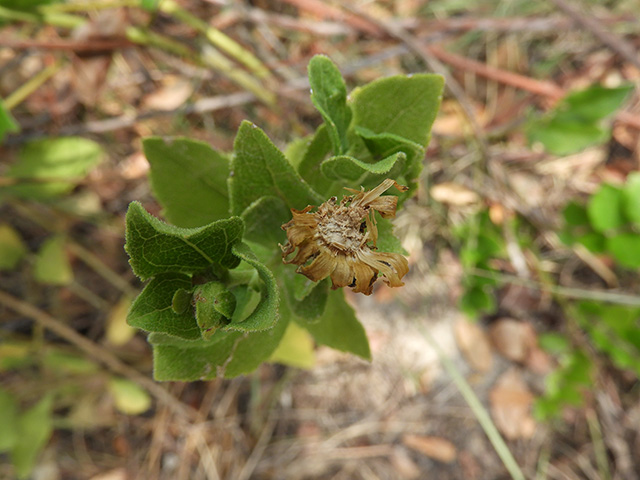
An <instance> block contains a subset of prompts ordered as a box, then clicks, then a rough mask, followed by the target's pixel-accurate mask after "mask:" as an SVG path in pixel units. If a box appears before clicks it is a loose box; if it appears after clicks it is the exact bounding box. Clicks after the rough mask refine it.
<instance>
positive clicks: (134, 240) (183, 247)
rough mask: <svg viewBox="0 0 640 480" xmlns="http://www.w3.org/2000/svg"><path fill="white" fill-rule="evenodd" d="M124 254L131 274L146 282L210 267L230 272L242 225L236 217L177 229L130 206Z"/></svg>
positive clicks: (138, 207)
mask: <svg viewBox="0 0 640 480" xmlns="http://www.w3.org/2000/svg"><path fill="white" fill-rule="evenodd" d="M126 226H127V229H126V235H125V237H126V244H125V250H126V251H127V253H128V254H129V257H130V259H129V263H130V264H131V268H132V270H133V272H134V273H135V274H136V275H137V276H138V277H140V278H141V279H143V280H145V279H147V278H150V277H153V276H154V275H158V274H160V273H167V272H179V273H189V274H191V273H196V272H200V271H202V270H204V269H206V268H207V267H209V266H210V265H212V264H214V263H215V264H219V265H222V266H223V267H227V268H233V267H235V266H236V265H237V264H238V263H239V261H238V259H237V257H235V256H234V255H233V254H232V253H231V247H232V246H233V245H234V244H235V243H237V242H239V241H240V239H241V238H242V232H243V230H244V223H243V221H242V219H241V218H239V217H231V218H229V219H224V220H218V221H217V222H214V223H212V224H210V225H207V226H204V227H197V228H180V227H174V226H173V225H169V224H167V223H164V222H162V221H160V220H158V219H157V218H155V217H154V216H152V215H151V214H149V213H148V212H147V211H146V210H145V209H144V208H143V207H142V205H141V204H140V203H138V202H132V203H131V204H130V205H129V209H128V210H127V216H126Z"/></svg>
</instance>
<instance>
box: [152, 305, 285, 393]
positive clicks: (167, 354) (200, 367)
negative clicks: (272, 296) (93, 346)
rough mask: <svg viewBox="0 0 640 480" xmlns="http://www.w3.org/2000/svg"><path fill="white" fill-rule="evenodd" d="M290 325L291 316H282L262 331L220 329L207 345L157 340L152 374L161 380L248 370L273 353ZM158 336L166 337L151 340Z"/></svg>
mask: <svg viewBox="0 0 640 480" xmlns="http://www.w3.org/2000/svg"><path fill="white" fill-rule="evenodd" d="M287 324H288V317H283V318H281V319H280V320H279V321H278V322H277V323H276V324H275V326H274V328H272V329H269V330H265V331H261V332H252V333H242V332H222V331H219V332H216V334H215V335H214V336H213V337H211V340H210V341H209V342H207V343H206V344H203V343H202V342H194V343H193V346H192V347H189V348H185V347H184V346H183V345H172V344H170V343H162V344H160V343H156V344H155V345H154V347H153V365H154V367H153V376H154V378H155V379H156V380H158V381H195V380H210V379H212V378H215V377H226V378H232V377H236V376H238V375H242V374H246V373H249V372H251V371H253V370H255V369H256V368H257V367H258V366H259V365H260V364H261V363H263V362H265V361H266V360H267V359H268V358H269V357H270V356H271V355H272V354H273V352H274V351H275V349H276V348H277V346H278V344H279V343H280V340H281V339H282V336H283V335H284V332H285V329H286V327H287ZM154 337H155V334H154ZM156 339H158V340H167V339H166V338H162V337H160V338H158V337H155V338H153V339H152V338H151V337H150V341H151V340H154V341H155V340H156Z"/></svg>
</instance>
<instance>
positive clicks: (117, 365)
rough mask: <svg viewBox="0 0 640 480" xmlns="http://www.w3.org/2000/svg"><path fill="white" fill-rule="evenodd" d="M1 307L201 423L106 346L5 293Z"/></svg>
mask: <svg viewBox="0 0 640 480" xmlns="http://www.w3.org/2000/svg"><path fill="white" fill-rule="evenodd" d="M0 304H3V305H5V306H6V307H8V308H10V309H11V310H14V311H16V312H18V313H19V314H21V315H24V316H25V317H29V318H31V319H33V320H35V321H36V322H38V323H39V324H40V325H42V326H43V327H44V328H46V329H48V330H51V331H52V332H53V333H55V334H56V335H58V336H59V337H61V338H63V339H64V340H66V341H67V342H69V343H71V344H72V345H74V346H76V347H77V348H78V349H80V350H82V351H83V352H84V353H85V354H86V355H87V356H88V357H90V358H93V359H94V360H96V361H97V362H99V363H101V364H102V365H104V366H105V367H107V368H108V369H109V370H111V371H112V372H114V373H117V374H118V375H122V376H124V377H127V378H128V379H129V380H131V381H133V382H135V383H137V384H138V385H140V386H141V387H142V388H144V389H145V390H147V391H148V392H149V393H150V394H151V395H153V396H154V397H155V398H156V400H158V401H159V402H160V403H162V404H163V405H166V406H167V408H169V409H170V410H171V411H172V412H173V413H175V414H178V415H180V416H181V417H184V418H186V419H189V420H191V421H199V420H201V418H200V415H199V414H198V412H197V411H196V410H194V409H193V408H191V407H189V406H188V405H185V404H184V403H182V402H181V401H180V400H178V399H177V398H175V397H174V396H173V395H171V394H170V393H169V392H168V391H167V390H165V389H164V388H163V387H162V386H160V384H158V383H156V382H154V381H153V380H151V379H150V378H149V377H147V376H146V375H143V374H142V373H140V372H139V371H138V370H136V369H135V368H133V367H131V366H129V365H127V364H126V363H124V362H123V361H122V360H120V359H119V358H118V357H116V356H115V355H114V354H113V353H111V352H110V351H109V350H108V349H106V348H105V347H103V346H102V345H99V344H97V343H95V342H92V341H91V340H89V339H88V338H87V337H84V336H83V335H80V334H79V333H78V332H76V331H75V330H74V329H72V328H70V327H69V326H67V325H65V324H64V323H62V322H61V321H59V320H58V319H56V318H54V317H52V316H51V315H49V314H48V313H46V312H43V311H42V310H40V309H38V308H36V307H34V306H33V305H30V304H29V303H27V302H24V301H22V300H20V299H18V298H16V297H14V296H12V295H10V294H9V293H6V292H3V291H1V290H0Z"/></svg>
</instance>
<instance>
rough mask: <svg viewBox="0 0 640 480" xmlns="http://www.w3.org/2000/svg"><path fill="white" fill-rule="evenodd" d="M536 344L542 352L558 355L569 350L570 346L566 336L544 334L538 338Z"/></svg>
mask: <svg viewBox="0 0 640 480" xmlns="http://www.w3.org/2000/svg"><path fill="white" fill-rule="evenodd" d="M538 344H539V345H540V348H542V349H543V350H545V351H547V352H549V353H552V354H554V355H559V354H561V353H564V352H566V351H568V350H569V347H570V344H569V340H568V339H567V337H566V336H564V335H561V334H559V333H552V332H551V333H545V334H543V335H540V337H539V338H538Z"/></svg>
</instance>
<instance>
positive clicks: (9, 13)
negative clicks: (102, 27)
mask: <svg viewBox="0 0 640 480" xmlns="http://www.w3.org/2000/svg"><path fill="white" fill-rule="evenodd" d="M0 18H3V19H5V20H9V21H19V22H31V23H46V24H47V25H53V26H54V27H62V28H75V27H78V26H80V25H83V24H85V23H86V22H87V20H86V18H83V17H79V16H77V15H67V14H65V13H57V12H51V11H46V10H40V9H38V10H34V11H33V12H25V11H21V10H12V9H11V8H6V7H0Z"/></svg>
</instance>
